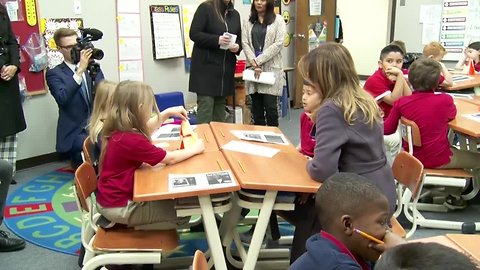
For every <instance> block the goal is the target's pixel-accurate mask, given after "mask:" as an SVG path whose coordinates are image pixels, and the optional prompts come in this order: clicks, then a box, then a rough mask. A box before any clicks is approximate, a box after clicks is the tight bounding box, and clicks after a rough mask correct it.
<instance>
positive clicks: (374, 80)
mask: <svg viewBox="0 0 480 270" xmlns="http://www.w3.org/2000/svg"><path fill="white" fill-rule="evenodd" d="M402 72H403V74H408V70H406V69H402ZM394 87H395V82H392V81H390V80H389V79H388V78H387V76H386V75H385V73H384V72H383V70H382V69H381V68H379V69H377V71H375V73H373V74H372V76H370V77H369V78H368V79H367V81H366V82H365V85H364V86H363V88H364V89H365V90H366V91H367V92H368V93H370V95H372V96H373V98H374V99H375V100H376V101H377V102H378V106H379V107H380V108H381V109H382V111H383V113H384V115H383V119H387V117H388V114H390V110H391V109H392V106H391V105H390V104H388V103H386V102H384V101H381V100H380V99H382V98H383V97H384V96H385V95H388V94H390V93H391V92H392V90H393V88H394Z"/></svg>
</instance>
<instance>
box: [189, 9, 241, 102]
mask: <svg viewBox="0 0 480 270" xmlns="http://www.w3.org/2000/svg"><path fill="white" fill-rule="evenodd" d="M226 8H227V7H226V6H225V9H226ZM224 32H229V33H232V34H235V35H237V40H236V43H237V44H238V45H239V46H240V48H241V43H242V40H241V32H242V30H241V23H240V14H239V13H238V12H237V11H236V10H235V9H233V6H231V7H229V8H228V12H227V15H226V18H225V22H222V21H221V20H220V19H219V18H218V17H217V15H216V14H215V11H214V8H213V5H211V3H209V2H203V3H202V4H200V6H199V7H198V9H197V11H196V12H195V16H194V17H193V21H192V24H191V26H190V39H191V40H192V41H193V42H194V43H195V44H194V46H193V52H192V59H191V66H190V82H189V91H190V92H195V93H197V95H200V96H213V97H219V96H231V95H233V91H234V89H235V81H234V74H235V64H236V62H237V56H236V55H235V54H234V53H232V52H231V51H229V50H222V49H220V46H219V45H218V38H219V37H220V36H221V35H223V33H224ZM238 53H240V50H239V51H238V52H237V54H238Z"/></svg>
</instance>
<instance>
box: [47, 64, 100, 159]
mask: <svg viewBox="0 0 480 270" xmlns="http://www.w3.org/2000/svg"><path fill="white" fill-rule="evenodd" d="M85 77H86V79H87V85H88V91H89V92H91V90H92V89H93V85H92V79H91V78H90V76H88V75H87V76H85ZM103 78H104V77H103V73H102V71H100V72H98V74H97V76H96V79H95V83H99V82H100V81H101V80H103ZM46 81H47V85H48V88H49V89H50V93H51V94H52V96H53V97H54V98H55V101H56V102H57V104H58V124H57V145H56V149H57V152H60V153H66V152H69V151H70V150H71V149H72V145H73V143H74V141H75V139H76V138H77V137H78V136H81V134H82V133H83V134H85V128H86V126H87V123H88V120H89V118H90V114H91V112H92V105H93V102H88V98H87V96H86V95H85V94H84V93H83V91H81V87H80V85H78V84H77V82H76V81H75V80H74V79H73V71H72V70H71V69H70V68H69V67H68V66H67V64H65V62H62V63H61V64H60V65H58V66H56V67H55V68H53V69H50V70H47V75H46ZM90 100H92V99H91V98H90ZM82 136H84V135H82Z"/></svg>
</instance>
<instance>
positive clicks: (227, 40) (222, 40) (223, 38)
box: [218, 34, 230, 46]
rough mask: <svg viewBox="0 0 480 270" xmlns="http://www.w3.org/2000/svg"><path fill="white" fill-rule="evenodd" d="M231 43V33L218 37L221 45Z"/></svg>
mask: <svg viewBox="0 0 480 270" xmlns="http://www.w3.org/2000/svg"><path fill="white" fill-rule="evenodd" d="M229 44H230V36H229V35H226V34H224V35H221V36H219V37H218V45H220V46H228V45H229Z"/></svg>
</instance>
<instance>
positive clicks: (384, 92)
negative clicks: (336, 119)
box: [363, 45, 412, 164]
mask: <svg viewBox="0 0 480 270" xmlns="http://www.w3.org/2000/svg"><path fill="white" fill-rule="evenodd" d="M403 60H404V53H403V51H402V49H401V48H400V47H398V46H396V45H387V46H386V47H385V48H383V49H382V50H381V51H380V60H378V69H377V71H375V73H373V74H372V76H370V77H369V78H368V79H367V81H366V82H365V85H364V86H363V88H364V89H365V90H366V91H367V92H368V93H370V95H372V96H373V98H374V99H375V101H377V103H378V106H379V107H380V108H381V109H382V112H383V119H386V118H387V117H388V114H389V113H390V110H391V109H392V105H393V102H394V101H395V100H397V99H399V98H400V97H403V96H408V95H411V94H412V91H411V90H410V87H409V86H408V83H407V80H406V79H405V77H404V73H407V71H404V70H402V66H403ZM383 139H384V145H385V149H386V155H387V159H388V162H389V164H393V160H394V159H395V157H396V156H397V154H398V153H399V152H400V150H401V146H402V145H401V139H400V133H399V132H397V133H394V134H392V135H390V136H384V138H383Z"/></svg>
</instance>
